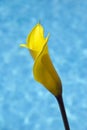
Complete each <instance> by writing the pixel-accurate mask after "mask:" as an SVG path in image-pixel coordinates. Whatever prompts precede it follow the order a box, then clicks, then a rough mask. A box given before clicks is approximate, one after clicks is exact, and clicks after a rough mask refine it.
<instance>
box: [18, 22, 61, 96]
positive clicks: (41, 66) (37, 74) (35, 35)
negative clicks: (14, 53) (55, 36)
mask: <svg viewBox="0 0 87 130" xmlns="http://www.w3.org/2000/svg"><path fill="white" fill-rule="evenodd" d="M48 39H49V34H48V36H47V37H46V38H45V37H44V29H43V27H42V26H41V24H40V23H38V24H37V25H36V26H35V27H34V28H33V29H32V31H31V32H30V34H29V35H28V37H27V40H26V44H21V45H20V46H21V47H25V48H27V49H28V50H29V51H30V53H31V55H32V57H33V59H34V66H33V75H34V78H35V79H36V81H38V82H40V83H41V84H43V85H44V87H45V88H47V89H48V90H49V91H50V92H51V93H52V94H53V95H54V96H58V95H61V93H62V85H61V80H60V78H59V76H58V74H57V72H56V70H55V68H54V66H53V64H52V61H51V59H50V56H49V52H48V45H47V42H48Z"/></svg>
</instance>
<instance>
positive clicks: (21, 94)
mask: <svg viewBox="0 0 87 130" xmlns="http://www.w3.org/2000/svg"><path fill="white" fill-rule="evenodd" d="M39 21H40V23H41V24H42V25H43V26H44V29H45V36H46V35H47V34H48V32H50V39H49V42H48V46H49V53H50V57H51V59H52V61H53V64H54V66H55V68H56V70H57V72H58V73H59V75H60V77H61V80H62V84H63V99H64V103H65V108H66V112H67V116H68V119H69V123H70V127H71V130H87V122H86V121H87V70H86V67H87V0H0V130H64V126H63V122H62V118H61V114H60V110H59V107H58V104H57V101H56V99H55V98H54V97H53V95H51V93H50V92H48V91H47V90H46V89H45V88H44V87H43V86H42V85H41V84H39V83H37V82H36V81H35V80H34V78H33V74H32V67H33V60H32V58H31V56H30V54H29V52H28V50H27V49H21V48H20V47H19V45H20V43H25V40H26V37H27V35H28V33H29V32H30V30H31V29H32V28H33V26H35V25H36V24H37V23H38V22H39Z"/></svg>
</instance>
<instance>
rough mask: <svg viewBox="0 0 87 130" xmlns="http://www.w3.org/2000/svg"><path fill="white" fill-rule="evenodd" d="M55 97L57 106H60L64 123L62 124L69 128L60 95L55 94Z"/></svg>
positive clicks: (66, 128) (67, 129)
mask: <svg viewBox="0 0 87 130" xmlns="http://www.w3.org/2000/svg"><path fill="white" fill-rule="evenodd" d="M56 99H57V101H58V104H59V107H60V111H61V114H62V119H63V123H64V126H65V130H70V127H69V123H68V119H67V115H66V111H65V107H64V102H63V98H62V95H60V96H57V97H56Z"/></svg>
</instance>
